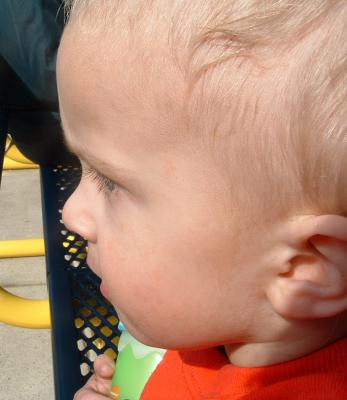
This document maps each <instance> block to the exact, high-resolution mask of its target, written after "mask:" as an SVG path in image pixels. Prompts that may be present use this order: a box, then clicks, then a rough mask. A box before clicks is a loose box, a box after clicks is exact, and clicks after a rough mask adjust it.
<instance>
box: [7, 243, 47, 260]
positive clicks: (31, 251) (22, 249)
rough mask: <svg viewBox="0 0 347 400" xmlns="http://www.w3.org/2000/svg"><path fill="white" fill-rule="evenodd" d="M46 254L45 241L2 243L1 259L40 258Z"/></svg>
mask: <svg viewBox="0 0 347 400" xmlns="http://www.w3.org/2000/svg"><path fill="white" fill-rule="evenodd" d="M44 254H45V243H44V240H43V239H18V240H1V241H0V258H12V257H38V256H43V255H44Z"/></svg>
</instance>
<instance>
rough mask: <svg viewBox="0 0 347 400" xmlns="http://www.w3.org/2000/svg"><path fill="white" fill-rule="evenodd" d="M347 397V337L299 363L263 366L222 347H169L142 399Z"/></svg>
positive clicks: (313, 399)
mask: <svg viewBox="0 0 347 400" xmlns="http://www.w3.org/2000/svg"><path fill="white" fill-rule="evenodd" d="M271 399H274V400H291V399H295V400H346V399H347V339H343V340H340V341H338V342H336V343H333V344H331V345H329V346H327V347H325V348H323V349H321V350H319V351H317V352H315V353H312V354H309V355H307V356H305V357H301V358H298V359H296V360H293V361H288V362H285V363H281V364H277V365H272V366H268V367H258V368H241V367H236V366H234V365H232V364H230V363H229V361H228V359H227V358H226V356H225V355H224V353H223V352H222V351H221V350H219V349H217V348H213V349H208V350H202V351H189V352H188V351H185V352H177V351H168V352H167V354H166V356H165V357H164V360H163V361H162V363H161V364H160V365H159V366H158V368H157V370H156V371H155V373H154V374H153V375H152V377H151V379H150V380H149V381H148V383H147V385H146V387H145V389H144V392H143V394H142V396H141V400H271Z"/></svg>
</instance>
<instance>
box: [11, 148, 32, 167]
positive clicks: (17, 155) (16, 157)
mask: <svg viewBox="0 0 347 400" xmlns="http://www.w3.org/2000/svg"><path fill="white" fill-rule="evenodd" d="M6 157H8V158H10V159H11V160H13V161H17V162H19V163H23V164H32V161H30V160H29V158H26V157H25V155H24V154H22V153H21V152H20V151H19V149H18V147H17V146H15V145H14V144H12V145H11V146H10V147H9V148H8V150H7V151H6Z"/></svg>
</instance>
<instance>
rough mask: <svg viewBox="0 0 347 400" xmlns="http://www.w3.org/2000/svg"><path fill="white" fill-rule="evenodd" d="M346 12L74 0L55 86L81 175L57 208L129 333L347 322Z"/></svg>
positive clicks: (201, 336)
mask: <svg viewBox="0 0 347 400" xmlns="http://www.w3.org/2000/svg"><path fill="white" fill-rule="evenodd" d="M264 3H265V5H264ZM260 4H261V5H260ZM346 13H347V7H346V4H345V2H344V1H323V0H322V1H317V2H302V1H299V0H298V1H290V2H287V1H277V0H276V1H268V2H258V1H256V0H253V1H251V0H249V1H245V0H243V1H241V0H235V1H221V0H209V1H203V2H202V1H173V0H172V1H169V2H168V1H166V0H152V1H132V2H129V1H125V0H124V1H123V0H118V1H111V0H107V1H102V2H101V1H91V0H89V1H87V0H80V1H75V2H74V7H73V8H72V12H71V16H70V20H69V23H68V25H67V28H66V30H65V33H64V36H63V39H62V43H61V46H60V51H59V57H58V87H59V96H60V105H61V116H62V121H63V125H64V129H65V135H66V139H67V142H68V143H69V144H70V147H71V148H72V149H73V151H75V152H76V154H77V155H78V156H79V157H80V158H81V161H82V167H83V176H82V180H81V183H80V185H79V187H78V188H77V190H76V191H75V193H74V194H73V195H72V197H71V198H70V199H69V200H68V202H67V204H66V206H65V208H64V220H65V222H66V224H67V225H68V227H69V228H71V229H72V230H74V231H76V232H78V233H79V234H81V235H82V236H84V237H85V238H86V239H87V240H88V241H89V253H88V263H89V265H90V266H91V268H92V269H93V270H94V271H95V272H96V273H97V274H98V275H99V276H100V277H101V278H102V280H103V282H104V286H105V287H106V288H107V291H108V294H107V297H108V298H109V299H110V301H111V302H112V303H113V304H114V305H115V307H116V308H117V311H118V313H119V315H120V318H121V319H122V320H123V322H124V323H125V325H126V326H127V328H128V329H129V330H130V331H131V332H132V333H133V334H134V335H135V336H136V337H138V339H139V340H142V341H143V342H145V343H147V344H151V345H156V346H162V347H167V348H198V347H204V346H212V345H221V344H231V346H233V345H235V346H238V347H241V348H242V347H244V346H242V344H249V345H254V344H256V343H257V344H264V343H270V344H271V343H278V342H281V343H288V342H291V343H292V342H300V343H302V345H301V346H302V347H300V349H301V350H300V349H299V350H297V351H298V354H300V351H301V352H302V348H303V347H305V346H306V347H307V346H311V349H310V350H313V349H314V348H316V347H317V346H320V345H322V343H323V342H325V343H326V342H328V341H329V340H334V338H337V337H340V336H341V335H344V334H345V332H344V331H343V330H342V329H340V328H339V327H338V328H336V327H335V328H334V333H333V334H332V328H331V326H332V324H334V325H336V323H335V321H337V320H338V319H342V317H344V315H345V314H344V311H345V309H346V308H347V270H346V266H347V245H345V241H347V219H346V218H345V215H347V190H346V188H345V184H344V182H345V180H346V178H347V177H346V175H347V150H346V139H345V136H346V134H347V130H346V118H345V116H346V115H347V109H346V108H347V107H346V88H347V74H346V68H347V64H346V62H347V61H346V54H347V47H346V41H345V35H346V29H347V28H346V19H347V14H346ZM317 327H319V329H318V330H317ZM312 332H319V333H315V335H314V337H312V335H313V333H312ZM329 335H330V338H329V339H328V337H329ZM323 344H324V343H323ZM239 345H241V346H239ZM297 347H298V346H297ZM246 353H247V351H246ZM246 353H242V350H240V351H239V353H238V351H236V350H235V348H234V349H233V354H234V360H235V362H237V363H239V364H247V360H246V361H245V354H246ZM288 353H289V352H288ZM238 355H240V357H238ZM294 356H295V355H294ZM291 357H293V355H292V353H290V355H288V358H291ZM246 358H247V357H246ZM265 362H266V360H265ZM271 362H273V360H272V361H271Z"/></svg>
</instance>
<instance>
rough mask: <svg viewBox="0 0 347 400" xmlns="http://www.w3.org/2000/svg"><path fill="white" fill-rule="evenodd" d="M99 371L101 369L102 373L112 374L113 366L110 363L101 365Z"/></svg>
mask: <svg viewBox="0 0 347 400" xmlns="http://www.w3.org/2000/svg"><path fill="white" fill-rule="evenodd" d="M101 371H102V372H103V373H104V374H113V371H114V367H113V365H111V364H105V365H103V366H102V367H101Z"/></svg>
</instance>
